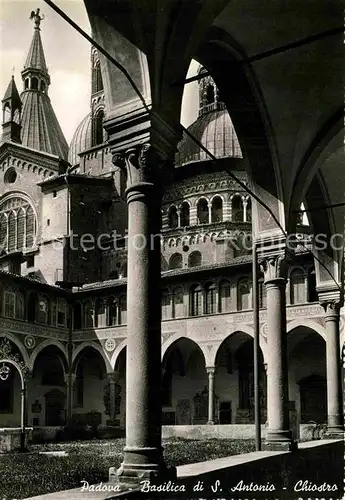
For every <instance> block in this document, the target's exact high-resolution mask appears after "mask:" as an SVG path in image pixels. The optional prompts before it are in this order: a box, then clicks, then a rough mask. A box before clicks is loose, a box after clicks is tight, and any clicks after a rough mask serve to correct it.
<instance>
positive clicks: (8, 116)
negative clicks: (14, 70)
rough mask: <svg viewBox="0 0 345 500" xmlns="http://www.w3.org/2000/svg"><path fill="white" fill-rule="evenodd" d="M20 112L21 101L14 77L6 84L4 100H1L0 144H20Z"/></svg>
mask: <svg viewBox="0 0 345 500" xmlns="http://www.w3.org/2000/svg"><path fill="white" fill-rule="evenodd" d="M21 110H22V101H21V99H20V97H19V93H18V90H17V86H16V82H15V81H14V76H13V75H12V78H11V80H10V83H9V84H8V87H7V90H6V92H5V95H4V98H3V99H2V136H1V142H4V141H12V142H21V139H20V132H21V124H20V121H21Z"/></svg>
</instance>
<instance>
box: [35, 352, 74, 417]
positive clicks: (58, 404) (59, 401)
mask: <svg viewBox="0 0 345 500" xmlns="http://www.w3.org/2000/svg"><path fill="white" fill-rule="evenodd" d="M66 373H67V363H66V359H65V358H64V354H63V353H62V352H61V350H60V349H59V348H58V347H57V346H54V345H50V346H47V347H45V348H44V349H42V351H40V353H39V354H38V355H37V357H36V359H35V364H34V367H33V374H32V379H31V380H30V381H29V383H28V401H29V403H30V404H29V421H31V424H32V425H33V426H35V427H36V426H48V427H49V426H62V425H65V423H66V380H65V375H66ZM35 406H36V408H37V407H39V410H40V411H38V410H36V409H35Z"/></svg>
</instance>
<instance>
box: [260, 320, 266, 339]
mask: <svg viewBox="0 0 345 500" xmlns="http://www.w3.org/2000/svg"><path fill="white" fill-rule="evenodd" d="M261 334H262V335H263V336H264V337H265V338H267V323H265V324H264V325H263V327H262V328H261Z"/></svg>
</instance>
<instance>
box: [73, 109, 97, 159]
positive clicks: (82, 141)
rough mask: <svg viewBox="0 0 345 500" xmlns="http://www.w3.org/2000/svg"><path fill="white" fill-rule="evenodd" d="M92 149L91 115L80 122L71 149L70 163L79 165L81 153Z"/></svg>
mask: <svg viewBox="0 0 345 500" xmlns="http://www.w3.org/2000/svg"><path fill="white" fill-rule="evenodd" d="M90 147H91V114H90V113H89V114H88V115H86V116H85V118H84V119H83V120H82V121H81V122H80V124H79V125H78V127H77V129H76V131H75V132H74V135H73V137H72V141H71V144H70V147H69V152H68V161H69V163H70V164H71V165H73V166H74V165H77V164H78V163H79V157H78V155H79V153H81V152H82V151H85V150H86V149H89V148H90Z"/></svg>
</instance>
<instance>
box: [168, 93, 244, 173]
mask: <svg viewBox="0 0 345 500" xmlns="http://www.w3.org/2000/svg"><path fill="white" fill-rule="evenodd" d="M208 108H209V109H207V112H205V110H203V113H202V114H201V115H200V116H199V118H198V119H197V120H196V121H195V122H194V123H192V125H190V126H189V127H188V131H189V132H190V133H191V134H193V136H194V137H195V138H196V139H198V141H199V142H201V144H202V145H203V146H205V147H206V148H207V149H208V150H209V151H210V152H211V153H212V154H213V155H214V156H215V157H216V158H229V157H232V158H242V152H241V148H240V144H239V142H238V139H237V135H236V132H235V129H234V126H233V124H232V121H231V119H230V116H229V113H228V111H227V110H226V108H225V106H224V104H223V103H220V102H217V103H214V104H211V105H209V106H208ZM202 160H210V157H209V156H208V155H207V154H206V152H205V151H203V150H202V149H201V148H200V147H199V146H198V145H197V144H196V143H195V142H194V141H193V140H192V139H191V138H190V137H188V136H187V134H184V137H183V139H182V140H181V141H180V143H179V145H178V153H177V154H176V164H177V165H178V166H180V165H184V164H185V163H189V162H194V161H202Z"/></svg>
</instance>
